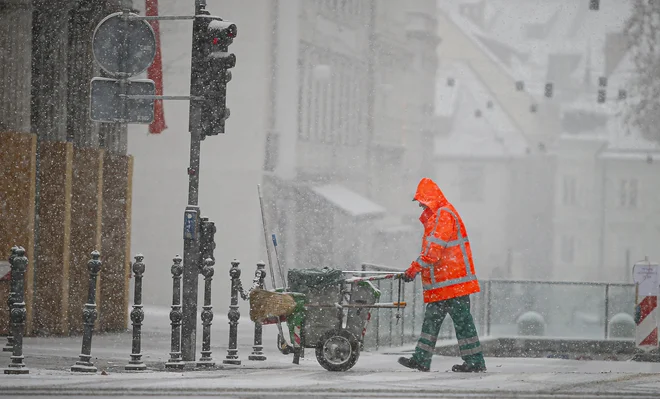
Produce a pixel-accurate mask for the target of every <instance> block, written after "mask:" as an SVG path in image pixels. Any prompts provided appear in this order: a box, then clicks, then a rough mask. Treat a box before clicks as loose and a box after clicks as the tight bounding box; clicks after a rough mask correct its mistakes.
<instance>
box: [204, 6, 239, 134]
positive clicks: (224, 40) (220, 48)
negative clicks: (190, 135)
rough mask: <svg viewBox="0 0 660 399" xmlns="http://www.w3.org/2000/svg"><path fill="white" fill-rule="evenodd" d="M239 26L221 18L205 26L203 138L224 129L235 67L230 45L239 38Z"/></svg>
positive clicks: (214, 18)
mask: <svg viewBox="0 0 660 399" xmlns="http://www.w3.org/2000/svg"><path fill="white" fill-rule="evenodd" d="M236 34H237V29H236V25H235V24H233V23H231V22H228V21H223V20H222V19H220V18H218V17H213V19H212V20H211V21H210V22H209V23H208V25H207V26H206V33H205V35H204V36H205V40H206V45H207V49H208V52H207V53H206V59H205V65H206V71H205V72H204V75H203V76H204V78H203V85H204V87H203V94H202V96H203V97H204V101H203V103H202V104H203V105H202V117H201V130H202V138H203V137H205V136H214V135H217V134H221V133H224V132H225V120H226V119H227V118H229V115H230V112H229V108H227V83H229V81H230V80H231V71H229V69H231V68H233V67H234V66H236V56H235V55H234V54H232V53H229V45H230V44H231V43H232V42H233V41H234V38H235V37H236Z"/></svg>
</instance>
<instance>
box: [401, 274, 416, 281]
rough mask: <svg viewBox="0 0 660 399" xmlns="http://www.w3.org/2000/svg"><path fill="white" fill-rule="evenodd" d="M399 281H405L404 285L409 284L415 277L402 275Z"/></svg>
mask: <svg viewBox="0 0 660 399" xmlns="http://www.w3.org/2000/svg"><path fill="white" fill-rule="evenodd" d="M401 279H402V280H403V281H405V282H406V283H409V282H411V281H413V280H415V276H411V275H410V274H408V273H403V275H402V276H401Z"/></svg>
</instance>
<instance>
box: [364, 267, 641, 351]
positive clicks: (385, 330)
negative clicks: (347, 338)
mask: <svg viewBox="0 0 660 399" xmlns="http://www.w3.org/2000/svg"><path fill="white" fill-rule="evenodd" d="M362 270H364V271H393V272H400V271H402V270H401V269H396V268H392V267H387V266H383V265H375V264H368V263H365V264H363V265H362ZM479 282H480V285H481V292H479V293H477V294H474V295H471V296H470V298H471V309H472V315H473V317H474V320H475V324H476V326H477V331H478V332H479V335H480V336H493V337H511V336H517V335H519V333H518V323H517V320H518V318H519V317H520V316H521V315H523V314H525V313H526V312H535V313H538V314H539V315H540V316H542V318H543V320H544V322H545V331H544V334H543V336H544V337H546V338H574V339H575V338H583V339H608V338H609V336H610V332H609V331H608V329H609V323H610V321H611V320H612V317H613V316H615V315H617V314H620V313H625V314H628V315H630V316H632V315H633V312H634V306H635V286H634V284H620V283H597V282H594V283H587V282H573V281H533V280H480V281H479ZM374 285H375V286H376V287H377V288H378V289H379V290H380V291H381V299H380V301H381V302H390V301H396V298H397V294H398V281H394V280H381V281H375V282H374ZM402 300H403V301H405V302H407V304H408V306H407V307H406V308H405V309H403V310H401V318H400V319H399V320H398V322H397V319H396V309H373V310H372V313H371V322H370V325H369V326H368V327H367V333H366V336H365V343H364V347H365V349H369V350H377V349H379V348H383V347H396V346H403V345H407V344H412V343H414V342H416V339H417V337H419V333H420V331H421V327H422V322H423V319H424V300H423V296H422V286H421V282H420V279H416V280H415V282H414V283H407V284H404V287H403V290H402ZM453 338H454V326H453V323H452V321H451V318H450V317H447V319H446V320H445V322H444V323H443V325H442V329H441V330H440V335H439V337H438V340H447V339H453Z"/></svg>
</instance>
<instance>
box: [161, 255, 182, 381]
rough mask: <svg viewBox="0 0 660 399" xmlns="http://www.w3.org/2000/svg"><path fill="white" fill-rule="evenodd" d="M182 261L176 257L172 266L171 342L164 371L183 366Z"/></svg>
mask: <svg viewBox="0 0 660 399" xmlns="http://www.w3.org/2000/svg"><path fill="white" fill-rule="evenodd" d="M182 261H183V259H181V257H180V256H179V255H176V256H175V257H174V259H173V262H174V264H172V268H171V270H170V271H171V273H172V310H170V321H171V322H172V323H171V325H172V341H171V347H170V360H169V361H168V362H167V363H165V368H166V369H182V368H183V366H184V365H185V364H184V363H183V361H181V318H182V317H183V315H182V314H181V274H183V266H182V265H181V262H182Z"/></svg>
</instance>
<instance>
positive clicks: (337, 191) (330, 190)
mask: <svg viewBox="0 0 660 399" xmlns="http://www.w3.org/2000/svg"><path fill="white" fill-rule="evenodd" d="M311 189H312V191H313V192H315V193H316V194H318V195H320V196H321V197H323V198H324V199H326V200H327V201H328V202H330V203H332V204H333V205H334V206H336V207H337V208H338V209H340V210H342V211H344V212H345V213H347V214H348V215H350V216H353V217H356V218H361V217H379V216H383V215H385V213H386V212H387V210H386V209H385V208H384V207H382V206H381V205H378V204H377V203H375V202H373V201H371V200H370V199H368V198H365V197H363V196H362V195H360V194H358V193H356V192H354V191H351V190H349V189H348V188H346V187H344V186H342V185H340V184H326V185H322V186H315V187H312V188H311Z"/></svg>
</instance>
